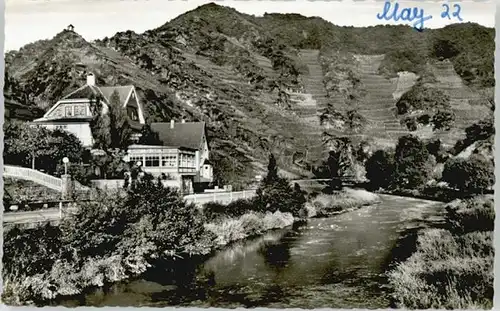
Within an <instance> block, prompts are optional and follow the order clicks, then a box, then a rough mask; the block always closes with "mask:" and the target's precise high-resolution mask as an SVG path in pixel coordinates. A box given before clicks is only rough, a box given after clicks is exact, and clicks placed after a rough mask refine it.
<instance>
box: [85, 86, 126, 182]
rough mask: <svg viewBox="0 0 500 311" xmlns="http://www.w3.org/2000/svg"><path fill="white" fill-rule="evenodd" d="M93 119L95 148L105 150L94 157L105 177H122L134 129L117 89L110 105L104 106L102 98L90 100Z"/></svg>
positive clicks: (92, 127) (91, 125) (91, 123)
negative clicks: (125, 153) (124, 156)
mask: <svg viewBox="0 0 500 311" xmlns="http://www.w3.org/2000/svg"><path fill="white" fill-rule="evenodd" d="M90 103H91V104H90V108H91V111H92V116H93V118H92V120H91V121H90V128H91V130H92V136H93V138H94V148H96V149H99V150H101V151H103V152H104V154H103V155H96V156H95V158H94V159H93V163H94V165H97V167H98V168H99V170H100V171H101V174H103V175H104V178H107V177H115V176H117V177H121V176H120V175H121V173H122V171H123V167H122V166H123V165H122V163H121V159H122V157H123V154H124V152H125V151H126V150H127V148H128V146H129V145H130V142H131V140H130V137H131V134H132V129H131V127H130V124H129V122H128V117H127V114H126V111H125V109H124V108H123V107H122V102H121V100H120V96H119V94H118V92H117V91H114V92H113V93H112V94H111V97H110V100H109V106H108V107H107V109H105V108H104V106H103V103H102V98H101V97H99V96H97V97H93V98H91V100H90Z"/></svg>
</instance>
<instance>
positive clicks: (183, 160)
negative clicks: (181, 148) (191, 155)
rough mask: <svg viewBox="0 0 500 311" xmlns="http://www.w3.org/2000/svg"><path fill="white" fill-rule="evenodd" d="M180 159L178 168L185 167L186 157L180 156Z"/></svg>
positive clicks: (184, 155)
mask: <svg viewBox="0 0 500 311" xmlns="http://www.w3.org/2000/svg"><path fill="white" fill-rule="evenodd" d="M180 156H181V159H180V161H179V162H180V164H179V166H180V167H187V155H186V154H181V155H180Z"/></svg>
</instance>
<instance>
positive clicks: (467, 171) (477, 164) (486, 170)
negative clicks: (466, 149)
mask: <svg viewBox="0 0 500 311" xmlns="http://www.w3.org/2000/svg"><path fill="white" fill-rule="evenodd" d="M443 181H445V182H447V183H448V184H449V185H450V187H452V188H456V189H458V190H460V191H466V192H471V193H481V192H484V191H485V190H488V189H490V188H491V187H492V186H493V184H494V182H495V172H494V167H493V163H491V162H490V161H489V160H487V159H485V158H484V157H483V156H481V155H472V156H471V157H470V158H468V159H460V158H458V159H450V160H448V161H447V162H446V164H445V166H444V171H443Z"/></svg>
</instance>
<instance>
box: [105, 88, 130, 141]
mask: <svg viewBox="0 0 500 311" xmlns="http://www.w3.org/2000/svg"><path fill="white" fill-rule="evenodd" d="M108 115H109V121H110V122H109V125H110V135H111V146H110V147H111V148H114V149H120V150H126V149H127V148H128V146H129V145H130V137H131V135H132V129H131V127H130V124H129V121H128V116H127V112H126V110H125V109H124V107H123V106H122V101H121V98H120V95H119V94H118V92H117V91H114V92H113V93H112V94H111V97H110V99H109V112H108Z"/></svg>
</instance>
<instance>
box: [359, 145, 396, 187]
mask: <svg viewBox="0 0 500 311" xmlns="http://www.w3.org/2000/svg"><path fill="white" fill-rule="evenodd" d="M365 165H366V178H368V179H369V180H370V184H371V185H372V186H373V187H374V188H375V189H378V188H387V187H388V186H389V185H390V184H391V183H392V179H393V174H394V155H393V154H392V153H390V152H387V151H385V150H377V151H375V152H374V153H373V155H372V156H371V157H370V158H369V159H368V160H367V161H366V164H365Z"/></svg>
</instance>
